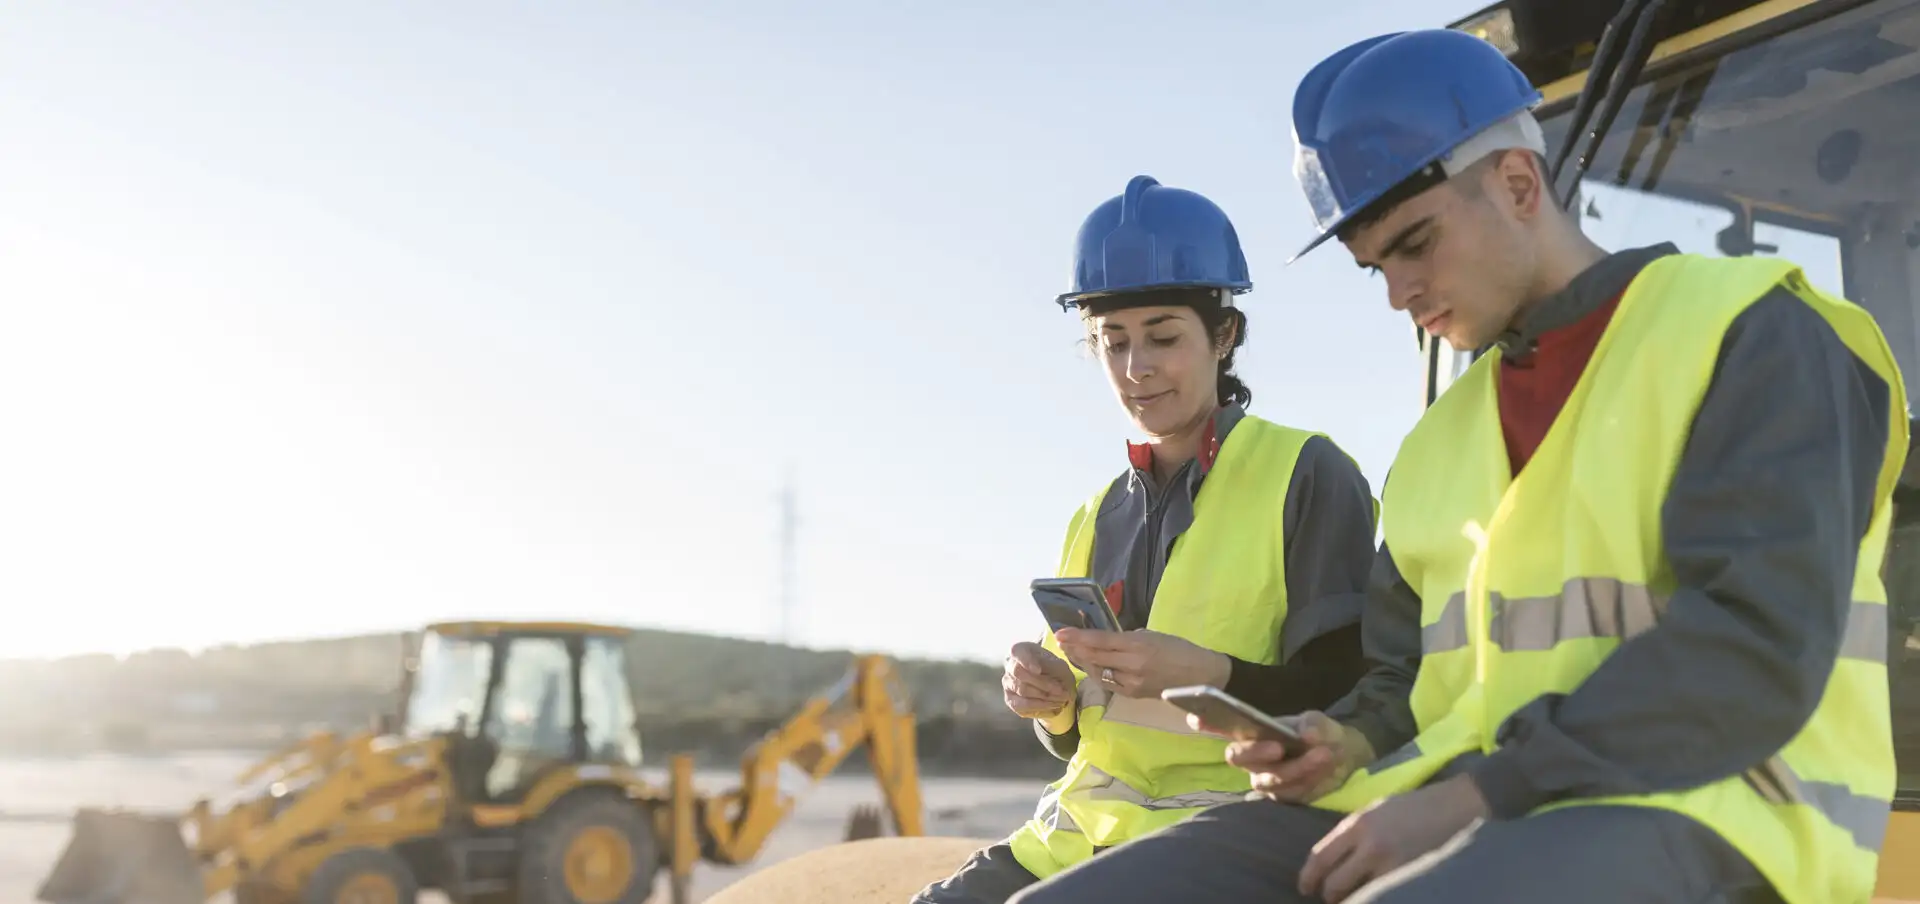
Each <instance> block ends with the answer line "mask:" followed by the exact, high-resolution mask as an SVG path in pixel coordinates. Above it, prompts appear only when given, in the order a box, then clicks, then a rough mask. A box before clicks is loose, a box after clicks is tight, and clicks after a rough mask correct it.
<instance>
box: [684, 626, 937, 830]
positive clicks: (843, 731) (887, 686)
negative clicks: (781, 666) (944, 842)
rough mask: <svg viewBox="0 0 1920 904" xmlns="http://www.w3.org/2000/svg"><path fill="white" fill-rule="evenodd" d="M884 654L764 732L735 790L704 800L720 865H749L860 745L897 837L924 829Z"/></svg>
mask: <svg viewBox="0 0 1920 904" xmlns="http://www.w3.org/2000/svg"><path fill="white" fill-rule="evenodd" d="M898 685H899V682H898V677H897V674H896V673H895V672H894V670H893V665H892V663H891V662H890V661H889V660H888V659H887V658H886V657H884V656H862V657H860V658H859V659H857V660H855V661H854V663H853V665H852V667H851V668H849V669H848V672H847V675H846V677H845V678H843V679H841V680H840V681H839V682H838V683H836V684H835V685H834V686H833V687H832V688H831V689H829V690H828V691H827V692H825V693H823V694H821V695H820V696H817V697H815V698H814V699H812V700H810V701H808V703H807V705H806V706H804V707H802V708H801V710H800V712H798V713H796V714H795V715H794V716H793V717H792V718H790V719H788V720H787V722H786V723H785V724H784V725H782V726H781V727H780V728H778V729H776V730H774V731H772V732H770V733H769V734H768V735H767V736H766V737H764V738H762V739H761V740H760V742H759V743H757V744H755V745H754V747H753V749H752V750H749V751H748V752H747V754H746V756H745V758H744V759H743V761H742V762H741V781H740V788H739V790H737V791H734V792H730V793H728V794H723V795H720V796H718V797H715V798H712V799H709V800H708V801H706V802H705V806H704V807H703V809H704V811H705V812H704V814H703V817H704V818H703V819H702V822H703V823H704V825H705V828H706V830H707V834H708V835H709V836H710V837H711V838H712V840H713V845H712V850H711V853H710V856H711V858H712V859H714V860H717V861H719V862H721V863H728V864H736V863H744V862H746V861H748V860H751V859H753V858H754V856H756V855H757V854H758V853H759V852H760V848H761V846H762V845H763V844H765V843H766V840H767V837H768V836H769V835H771V834H772V833H773V830H774V829H776V828H778V827H779V825H780V823H781V821H782V820H784V819H786V817H787V816H788V815H789V814H790V813H792V811H793V806H794V803H795V802H796V801H797V800H798V798H799V796H800V794H801V793H802V792H803V791H805V790H806V789H808V788H811V787H812V786H813V785H815V784H818V783H819V781H820V779H822V778H825V777H826V776H827V775H829V774H831V773H832V772H833V770H834V769H836V768H838V767H839V765H840V764H841V763H842V762H844V761H845V760H846V758H847V757H848V756H850V755H851V754H852V753H853V751H854V749H855V748H856V747H858V746H860V745H861V744H865V745H867V758H868V760H869V762H871V764H872V767H873V773H874V777H875V778H876V779H877V780H878V781H879V783H880V791H881V795H882V797H883V798H884V799H885V800H886V804H887V809H888V810H889V811H890V812H891V813H892V815H893V822H894V826H895V827H896V828H897V829H898V831H899V832H900V834H902V835H919V834H922V832H923V831H924V828H923V823H922V816H921V800H920V775H919V768H918V762H917V760H916V758H915V750H914V718H913V714H912V712H911V710H909V709H908V708H907V707H906V706H905V700H906V698H905V696H904V695H902V694H901V693H900V692H899V689H898Z"/></svg>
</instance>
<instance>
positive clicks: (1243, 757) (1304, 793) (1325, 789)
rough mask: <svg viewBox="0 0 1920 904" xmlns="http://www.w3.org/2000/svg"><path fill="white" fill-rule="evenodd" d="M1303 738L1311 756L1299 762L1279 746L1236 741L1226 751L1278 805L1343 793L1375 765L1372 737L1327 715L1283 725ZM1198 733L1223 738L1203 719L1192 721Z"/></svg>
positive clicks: (1192, 718) (1298, 718)
mask: <svg viewBox="0 0 1920 904" xmlns="http://www.w3.org/2000/svg"><path fill="white" fill-rule="evenodd" d="M1280 722H1281V724H1284V725H1289V726H1290V727H1292V728H1293V730H1294V731H1296V732H1298V733H1299V734H1300V739H1301V740H1303V741H1306V742H1307V746H1308V748H1309V749H1308V750H1307V752H1306V753H1305V754H1303V755H1301V756H1299V757H1289V756H1287V751H1286V748H1284V747H1282V746H1281V745H1280V742H1279V741H1235V742H1234V743H1232V744H1229V745H1227V762H1228V763H1231V764H1233V765H1235V766H1238V767H1240V768H1242V769H1245V770H1247V772H1248V773H1250V774H1251V775H1252V776H1253V780H1252V784H1253V790H1255V791H1258V792H1260V793H1261V794H1264V795H1266V796H1267V797H1269V798H1272V799H1274V800H1277V801H1282V802H1285V803H1290V804H1305V803H1311V802H1313V801H1315V800H1318V799H1320V798H1322V797H1325V796H1326V795H1328V794H1330V793H1332V792H1333V791H1334V790H1336V789H1338V788H1339V787H1340V785H1341V784H1343V783H1344V782H1346V780H1347V776H1350V775H1352V774H1353V773H1354V770H1356V769H1359V768H1361V767H1363V766H1365V765H1367V764H1368V763H1371V762H1373V760H1374V752H1373V745H1372V744H1369V743H1367V736H1366V735H1363V734H1361V733H1360V732H1358V731H1355V730H1353V729H1351V728H1348V727H1347V726H1345V725H1342V724H1340V723H1339V722H1335V721H1334V720H1333V719H1331V718H1329V717H1328V716H1327V715H1326V714H1325V713H1321V712H1314V711H1308V712H1304V713H1301V714H1300V715H1297V716H1288V717H1286V718H1283V719H1281V720H1280ZM1187 724H1188V725H1191V726H1193V728H1194V730H1195V731H1210V732H1213V733H1214V734H1224V732H1220V731H1218V730H1215V729H1214V728H1212V727H1210V726H1208V725H1207V724H1206V723H1205V722H1202V721H1201V720H1200V717H1198V716H1192V715H1190V716H1188V717H1187Z"/></svg>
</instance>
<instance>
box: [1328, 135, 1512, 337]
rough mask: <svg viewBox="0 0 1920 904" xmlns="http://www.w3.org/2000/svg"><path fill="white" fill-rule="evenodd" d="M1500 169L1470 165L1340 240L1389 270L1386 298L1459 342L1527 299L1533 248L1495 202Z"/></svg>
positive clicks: (1357, 259) (1360, 257)
mask: <svg viewBox="0 0 1920 904" xmlns="http://www.w3.org/2000/svg"><path fill="white" fill-rule="evenodd" d="M1500 176H1501V173H1500V171H1499V170H1498V169H1492V168H1487V167H1474V168H1471V169H1468V170H1467V171H1465V172H1462V173H1460V174H1459V175H1458V176H1456V177H1454V178H1452V179H1449V180H1447V181H1446V182H1445V183H1442V184H1441V185H1438V186H1436V187H1434V188H1431V189H1428V190H1427V191H1425V192H1422V193H1420V194H1418V195H1415V196H1414V197H1413V198H1411V199H1409V200H1407V201H1405V202H1402V203H1401V204H1400V205H1399V206H1397V207H1395V208H1394V209H1392V210H1390V211H1388V212H1387V214H1386V216H1383V217H1381V218H1380V219H1379V220H1377V221H1375V222H1373V223H1370V224H1368V225H1366V226H1364V227H1361V228H1360V229H1357V230H1355V231H1354V234H1353V235H1352V236H1350V237H1348V238H1346V239H1344V240H1343V243H1344V244H1345V245H1346V246H1347V250H1348V251H1349V252H1351V253H1352V254H1353V260H1354V263H1356V264H1359V265H1360V266H1361V267H1362V268H1364V269H1366V270H1369V271H1373V272H1377V273H1381V274H1383V275H1385V276H1386V278H1387V302H1388V303H1389V304H1391V305H1392V306H1393V309H1394V310H1396V311H1405V312H1407V314H1408V315H1409V316H1411V317H1412V318H1413V322H1414V323H1415V324H1418V325H1419V327H1420V328H1421V329H1423V330H1425V331H1426V332H1427V334H1428V335H1431V336H1438V337H1441V338H1444V339H1446V340H1447V344H1449V345H1451V346H1453V347H1454V348H1455V349H1456V350H1460V351H1466V350H1469V349H1475V348H1480V347H1481V346H1484V345H1486V344H1487V343H1489V342H1492V341H1493V340H1494V339H1495V338H1496V337H1498V336H1499V335H1500V332H1501V330H1504V329H1506V327H1507V325H1508V323H1510V322H1511V321H1512V320H1513V317H1514V314H1515V313H1516V312H1517V311H1518V310H1519V309H1520V306H1521V304H1522V303H1523V301H1524V300H1525V293H1526V287H1527V285H1529V283H1530V282H1531V279H1530V267H1531V261H1532V255H1531V254H1530V253H1529V251H1528V247H1527V243H1526V234H1525V232H1524V231H1523V230H1521V229H1520V228H1519V224H1518V223H1516V222H1515V221H1514V220H1513V219H1512V218H1511V217H1509V216H1506V215H1504V214H1505V212H1504V211H1503V210H1502V209H1501V207H1500V203H1501V201H1502V199H1503V197H1506V196H1505V195H1502V194H1500V193H1499V192H1500V191H1501V187H1500V186H1499V184H1498V182H1499V178H1500Z"/></svg>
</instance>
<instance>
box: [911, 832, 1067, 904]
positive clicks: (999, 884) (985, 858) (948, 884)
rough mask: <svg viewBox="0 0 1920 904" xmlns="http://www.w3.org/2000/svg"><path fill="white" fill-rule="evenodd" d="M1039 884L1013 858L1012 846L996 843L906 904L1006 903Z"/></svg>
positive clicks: (975, 854)
mask: <svg viewBox="0 0 1920 904" xmlns="http://www.w3.org/2000/svg"><path fill="white" fill-rule="evenodd" d="M1038 881H1040V879H1039V878H1038V877H1036V876H1034V874H1032V873H1030V872H1027V868H1026V867H1024V866H1021V865H1020V861H1018V860H1015V859H1013V848H1012V847H1011V846H1009V845H1007V844H1004V843H1002V844H996V845H992V846H990V847H984V848H981V849H980V850H978V851H975V852H974V853H973V856H971V857H968V858H967V862H966V863H964V864H962V865H961V866H960V869H959V871H958V872H955V873H954V874H953V875H951V876H948V877H947V878H945V879H942V880H940V881H939V882H935V883H933V884H932V885H929V886H927V887H926V888H924V889H922V890H921V892H920V893H919V894H917V895H914V896H913V900H911V901H909V902H907V904H1007V899H1009V898H1012V897H1013V896H1014V893H1016V892H1018V891H1020V890H1021V889H1023V888H1026V887H1027V886H1029V885H1032V884H1033V883H1035V882H1038Z"/></svg>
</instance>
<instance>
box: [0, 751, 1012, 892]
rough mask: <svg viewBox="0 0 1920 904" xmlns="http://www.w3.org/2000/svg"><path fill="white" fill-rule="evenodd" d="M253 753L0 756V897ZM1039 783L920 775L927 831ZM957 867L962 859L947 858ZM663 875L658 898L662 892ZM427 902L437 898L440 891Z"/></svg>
mask: <svg viewBox="0 0 1920 904" xmlns="http://www.w3.org/2000/svg"><path fill="white" fill-rule="evenodd" d="M253 761H254V756H253V755H251V754H232V755H226V754H201V755H191V756H167V757H117V756H95V757H86V758H81V759H62V760H55V759H44V760H20V759H11V760H10V759H0V901H7V902H14V901H18V902H30V901H32V900H33V893H34V891H35V889H36V888H37V887H38V885H39V882H40V880H41V878H42V877H44V876H45V875H46V873H47V871H48V870H49V869H51V868H52V866H53V861H54V858H55V857H56V856H57V855H58V854H59V851H60V848H61V847H62V846H64V845H65V844H66V842H67V837H68V827H67V823H66V820H67V818H68V817H69V816H71V814H72V812H73V810H74V809H75V808H76V807H80V806H83V805H94V806H123V807H129V808H137V809H143V810H153V811H176V810H178V809H180V808H183V807H184V806H186V805H187V804H188V803H190V802H191V801H192V800H193V799H194V798H195V797H197V796H199V795H203V794H209V793H218V792H220V791H222V790H224V789H227V788H229V787H231V786H232V781H233V778H234V777H235V776H237V775H239V774H240V772H241V771H242V770H244V769H245V768H246V767H247V766H248V765H249V764H250V763H252V762H253ZM739 778H740V776H739V773H738V772H724V771H716V772H712V773H703V774H701V775H699V776H698V777H697V779H696V781H697V783H698V784H699V785H700V787H701V788H702V789H703V790H721V789H724V788H726V787H728V786H729V785H730V784H732V783H737V782H738V781H739ZM1042 784H1043V783H1042V782H1039V781H1034V780H1031V779H1020V780H1004V779H972V778H932V777H930V778H925V779H923V792H924V794H925V799H926V808H927V814H928V826H927V831H928V833H929V834H934V835H959V836H974V837H997V836H1003V835H1005V834H1007V833H1008V832H1011V831H1012V830H1013V829H1014V828H1015V827H1017V826H1018V825H1019V824H1020V821H1021V820H1023V819H1025V818H1026V817H1027V815H1028V814H1030V813H1031V812H1033V805H1034V801H1035V799H1036V798H1038V797H1039V794H1040V791H1041V787H1042ZM879 803H880V791H879V788H878V787H877V786H875V784H874V782H873V780H872V778H870V777H868V776H865V775H858V774H848V775H836V776H829V777H827V778H826V779H825V780H823V781H821V783H820V784H819V785H817V786H816V787H815V788H814V789H813V790H812V791H811V792H809V793H808V794H807V796H806V797H804V798H802V799H801V801H800V804H799V806H798V807H797V808H796V809H795V812H794V814H793V816H792V818H790V819H788V820H787V821H786V822H785V823H783V824H782V825H781V826H780V828H779V829H778V830H776V831H775V832H774V834H773V837H772V838H771V839H769V840H768V842H767V846H766V849H765V850H764V851H763V852H762V853H761V855H760V857H759V858H758V859H757V860H755V861H754V862H753V863H752V864H750V865H748V866H744V867H730V868H722V867H717V866H713V865H710V864H702V865H701V866H700V867H699V868H698V869H696V871H695V874H694V875H695V878H694V898H695V900H701V899H704V898H706V897H708V896H710V895H712V894H714V893H715V892H718V891H719V890H720V889H722V888H725V887H726V886H727V885H729V884H731V883H733V882H735V881H737V880H738V879H740V878H741V877H742V876H745V875H747V874H749V873H751V872H754V871H755V870H758V869H763V868H765V867H767V866H770V865H772V864H774V863H778V862H780V861H781V860H784V859H786V858H789V857H792V856H794V855H796V854H801V853H804V852H806V851H810V850H814V849H816V848H821V847H825V846H827V845H831V844H835V843H837V842H839V841H840V840H841V835H842V833H843V832H844V831H845V828H846V817H847V814H848V812H849V811H851V810H852V808H853V807H854V806H856V805H858V804H879ZM954 865H955V866H958V865H959V863H958V862H956V863H955V864H954ZM665 892H666V883H665V881H664V878H663V880H662V882H661V884H660V892H659V894H656V895H655V896H654V899H653V900H655V901H665V900H666V894H665ZM425 900H426V901H429V902H433V904H441V902H442V901H444V899H443V898H441V897H439V896H438V895H430V896H427V897H426V899H425Z"/></svg>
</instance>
